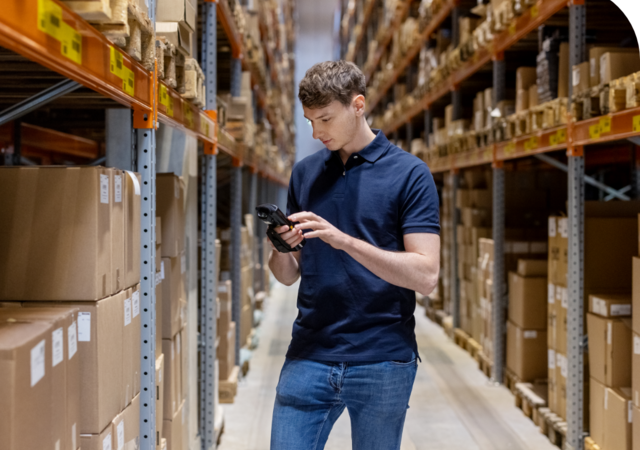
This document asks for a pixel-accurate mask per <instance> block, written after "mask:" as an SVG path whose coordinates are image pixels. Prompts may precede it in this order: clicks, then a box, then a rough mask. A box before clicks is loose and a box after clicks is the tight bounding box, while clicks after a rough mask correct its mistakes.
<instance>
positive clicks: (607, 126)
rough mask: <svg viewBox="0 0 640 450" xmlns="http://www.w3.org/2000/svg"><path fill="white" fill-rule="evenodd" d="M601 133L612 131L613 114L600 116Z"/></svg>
mask: <svg viewBox="0 0 640 450" xmlns="http://www.w3.org/2000/svg"><path fill="white" fill-rule="evenodd" d="M600 133H611V116H604V117H601V118H600Z"/></svg>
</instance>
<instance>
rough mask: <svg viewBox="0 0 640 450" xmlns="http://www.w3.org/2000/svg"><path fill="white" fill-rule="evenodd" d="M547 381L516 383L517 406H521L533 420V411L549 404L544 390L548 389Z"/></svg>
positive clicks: (525, 413)
mask: <svg viewBox="0 0 640 450" xmlns="http://www.w3.org/2000/svg"><path fill="white" fill-rule="evenodd" d="M547 389H548V388H547V384H546V383H538V384H535V385H534V384H531V383H516V384H515V398H516V406H517V407H519V408H520V409H521V410H522V412H523V413H524V415H525V416H527V417H529V418H530V419H532V420H533V412H534V411H535V410H537V409H539V408H544V407H546V406H547V400H546V398H545V397H544V392H546V391H547Z"/></svg>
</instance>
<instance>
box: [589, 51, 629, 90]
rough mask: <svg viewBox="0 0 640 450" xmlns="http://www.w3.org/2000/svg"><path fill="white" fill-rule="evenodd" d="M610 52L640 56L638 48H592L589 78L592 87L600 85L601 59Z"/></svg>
mask: <svg viewBox="0 0 640 450" xmlns="http://www.w3.org/2000/svg"><path fill="white" fill-rule="evenodd" d="M609 52H614V53H635V54H636V55H638V49H637V48H620V47H591V48H590V49H589V77H590V85H591V87H595V86H598V85H600V58H601V57H602V55H604V54H605V53H609Z"/></svg>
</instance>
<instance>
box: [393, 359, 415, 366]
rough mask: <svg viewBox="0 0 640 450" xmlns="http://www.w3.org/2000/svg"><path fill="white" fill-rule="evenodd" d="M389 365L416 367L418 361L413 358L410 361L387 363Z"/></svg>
mask: <svg viewBox="0 0 640 450" xmlns="http://www.w3.org/2000/svg"><path fill="white" fill-rule="evenodd" d="M389 362H390V363H391V365H393V366H398V367H414V366H416V365H418V359H417V358H413V359H412V360H411V361H389Z"/></svg>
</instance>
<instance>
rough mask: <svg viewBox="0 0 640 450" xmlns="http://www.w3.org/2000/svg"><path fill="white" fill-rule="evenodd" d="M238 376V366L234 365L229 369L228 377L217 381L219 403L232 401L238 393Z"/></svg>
mask: <svg viewBox="0 0 640 450" xmlns="http://www.w3.org/2000/svg"><path fill="white" fill-rule="evenodd" d="M239 376H240V367H239V366H235V367H234V368H233V369H232V370H231V374H230V375H229V378H228V379H226V380H220V381H219V382H218V392H219V394H220V403H227V404H228V403H233V401H234V399H235V397H236V394H237V393H238V377H239Z"/></svg>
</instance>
